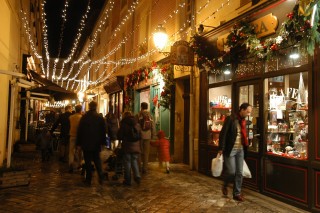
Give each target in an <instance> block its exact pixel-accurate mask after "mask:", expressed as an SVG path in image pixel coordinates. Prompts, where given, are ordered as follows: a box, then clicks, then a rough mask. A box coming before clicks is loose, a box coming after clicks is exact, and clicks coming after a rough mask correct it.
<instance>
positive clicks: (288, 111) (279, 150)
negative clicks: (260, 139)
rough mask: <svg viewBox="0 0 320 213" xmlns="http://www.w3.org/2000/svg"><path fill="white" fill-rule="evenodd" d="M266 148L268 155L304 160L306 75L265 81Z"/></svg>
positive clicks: (291, 75)
mask: <svg viewBox="0 0 320 213" xmlns="http://www.w3.org/2000/svg"><path fill="white" fill-rule="evenodd" d="M264 86H265V91H267V93H266V95H265V106H264V112H265V115H264V117H265V122H266V125H265V126H266V134H265V135H266V136H265V137H266V138H265V141H266V148H267V152H268V154H273V155H278V156H282V157H287V158H294V159H301V160H305V159H307V157H308V155H307V154H308V153H307V151H308V150H307V146H308V73H307V72H304V73H296V74H290V75H285V76H278V77H274V78H269V79H266V80H265V85H264Z"/></svg>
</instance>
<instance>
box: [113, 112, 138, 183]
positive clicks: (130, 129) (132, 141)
mask: <svg viewBox="0 0 320 213" xmlns="http://www.w3.org/2000/svg"><path fill="white" fill-rule="evenodd" d="M140 135H141V127H140V125H139V123H138V122H137V121H136V120H135V118H134V116H133V115H132V113H131V112H125V113H124V115H123V119H122V120H121V122H120V129H119V131H118V138H119V140H122V143H121V148H122V150H123V153H124V181H123V184H124V185H126V186H130V185H131V170H132V171H133V176H134V181H135V182H136V183H137V184H140V180H141V176H140V172H139V165H138V157H139V154H140V153H141V148H140Z"/></svg>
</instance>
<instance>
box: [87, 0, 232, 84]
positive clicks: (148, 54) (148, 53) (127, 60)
mask: <svg viewBox="0 0 320 213" xmlns="http://www.w3.org/2000/svg"><path fill="white" fill-rule="evenodd" d="M229 1H230V0H228V1H227V2H226V3H222V4H221V6H220V7H218V8H217V9H216V10H215V11H214V12H213V13H212V14H211V15H210V16H209V17H207V18H206V19H205V20H203V21H202V22H201V23H203V22H204V21H206V20H207V19H210V18H211V17H212V16H213V15H214V14H215V13H217V12H218V11H219V10H221V9H222V8H223V7H224V5H229ZM209 3H210V1H207V2H206V4H205V5H204V7H200V9H199V10H198V11H197V12H198V13H199V12H200V11H201V10H202V9H204V8H206V7H207V5H208V4H209ZM178 12H179V10H174V11H173V13H174V14H178ZM170 18H173V15H171V14H170V15H169V16H168V18H167V19H165V20H164V21H163V24H165V23H167V22H168V20H169V19H170ZM193 18H194V17H193ZM189 22H190V21H189ZM185 25H186V23H184V25H183V26H185ZM190 30H191V29H190ZM190 30H188V31H186V34H188V33H189V31H190ZM181 31H183V28H182V29H180V30H178V31H177V32H176V33H174V34H173V35H172V36H171V37H173V36H175V35H176V34H177V33H181ZM151 38H152V36H150V37H149V38H148V39H149V40H150V39H151ZM156 52H157V51H156V50H150V51H149V52H147V53H146V54H145V55H144V56H142V57H138V58H133V59H120V60H119V62H118V63H116V64H117V66H115V68H114V69H112V70H111V71H110V72H109V74H108V75H107V76H106V77H105V78H103V79H102V80H100V79H101V77H102V76H103V75H104V74H105V71H104V72H103V73H102V74H101V76H99V78H98V79H97V80H96V81H94V82H93V84H97V83H99V82H104V81H105V80H107V79H108V78H109V77H110V76H111V75H112V74H113V73H114V72H115V71H116V68H117V67H118V64H120V65H125V64H131V63H134V62H136V61H137V60H141V59H143V58H145V57H148V56H150V55H152V54H153V53H156ZM99 80H100V81H99Z"/></svg>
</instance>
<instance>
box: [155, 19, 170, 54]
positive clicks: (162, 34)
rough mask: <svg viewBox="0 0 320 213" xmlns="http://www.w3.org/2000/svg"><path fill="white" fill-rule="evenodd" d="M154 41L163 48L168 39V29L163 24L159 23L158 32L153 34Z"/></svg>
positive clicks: (160, 48)
mask: <svg viewBox="0 0 320 213" xmlns="http://www.w3.org/2000/svg"><path fill="white" fill-rule="evenodd" d="M153 41H154V44H155V46H156V48H157V49H159V50H162V49H163V48H164V47H165V46H166V44H167V41H168V35H167V33H166V29H165V28H164V27H162V25H160V24H159V25H158V27H157V29H156V32H155V33H154V34H153Z"/></svg>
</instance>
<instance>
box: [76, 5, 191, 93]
mask: <svg viewBox="0 0 320 213" xmlns="http://www.w3.org/2000/svg"><path fill="white" fill-rule="evenodd" d="M184 6H185V4H180V5H179V7H180V8H179V9H176V10H174V11H172V12H171V13H170V14H169V16H168V18H167V19H165V20H164V21H163V23H167V22H168V20H169V19H172V18H173V17H174V15H176V14H178V13H179V10H181V9H182V8H184ZM155 31H156V29H154V32H155ZM152 37H153V36H152V35H151V36H149V38H148V40H150V39H151V38H152ZM144 40H145V42H146V40H147V39H146V38H145V39H144ZM127 41H128V37H125V38H124V39H123V40H122V41H121V42H120V43H119V44H118V45H117V46H116V47H115V48H114V49H113V50H112V51H110V52H109V53H108V54H107V55H105V56H104V57H102V58H101V59H99V60H96V61H93V62H92V63H94V64H97V63H98V64H101V63H103V62H104V61H105V60H106V59H108V58H109V57H110V56H112V55H113V54H114V53H116V52H117V51H118V50H119V49H120V48H121V47H122V44H124V43H126V42H127ZM138 47H139V45H137V46H136V48H135V49H137V48H138ZM156 52H157V51H156V50H155V49H152V50H150V51H149V52H147V53H146V54H144V55H143V56H139V57H138V58H129V59H120V60H119V61H118V62H115V64H117V66H116V67H118V64H119V65H121V66H122V65H126V64H132V63H135V62H137V61H139V60H142V59H144V58H146V57H149V56H150V55H152V54H154V53H156ZM150 53H152V54H150ZM89 67H90V66H89ZM90 68H91V67H90ZM89 71H90V69H89V68H88V70H87V73H89ZM106 71H107V70H104V72H103V73H102V74H101V75H100V76H99V78H98V79H101V77H102V76H103V75H104V74H105V73H106ZM114 71H115V69H113V70H112V71H111V72H112V73H113V72H114ZM112 73H111V74H112ZM77 74H78V73H77ZM109 76H110V75H107V78H103V79H102V80H101V81H104V80H106V79H108V77H109ZM97 83H99V82H97V81H95V82H94V84H97ZM71 89H73V87H72V88H71Z"/></svg>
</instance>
